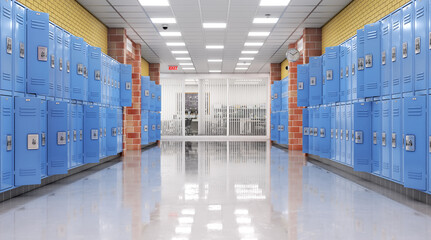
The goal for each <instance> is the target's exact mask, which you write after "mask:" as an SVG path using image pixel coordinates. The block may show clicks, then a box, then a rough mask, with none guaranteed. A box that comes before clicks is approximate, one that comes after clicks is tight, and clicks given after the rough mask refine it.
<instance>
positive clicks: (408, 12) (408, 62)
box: [401, 3, 414, 93]
mask: <svg viewBox="0 0 431 240" xmlns="http://www.w3.org/2000/svg"><path fill="white" fill-rule="evenodd" d="M413 18H414V5H413V4H412V3H409V4H407V5H406V6H405V7H403V26H402V31H403V32H402V39H403V42H402V44H401V49H402V50H401V57H402V64H401V65H402V79H403V83H402V87H403V92H404V93H406V92H412V91H413V69H414V67H413V60H414V58H413V56H414V46H413V30H414V19H413Z"/></svg>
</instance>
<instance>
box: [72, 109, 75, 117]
mask: <svg viewBox="0 0 431 240" xmlns="http://www.w3.org/2000/svg"><path fill="white" fill-rule="evenodd" d="M72 118H76V110H72Z"/></svg>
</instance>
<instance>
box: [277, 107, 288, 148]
mask: <svg viewBox="0 0 431 240" xmlns="http://www.w3.org/2000/svg"><path fill="white" fill-rule="evenodd" d="M288 124H289V112H287V111H282V112H280V122H279V124H278V126H279V129H278V130H279V132H280V133H279V134H280V142H279V143H280V144H289V131H288V128H289V125H288Z"/></svg>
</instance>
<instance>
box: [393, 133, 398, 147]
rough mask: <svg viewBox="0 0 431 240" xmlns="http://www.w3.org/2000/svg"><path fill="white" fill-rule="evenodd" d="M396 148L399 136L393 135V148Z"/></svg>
mask: <svg viewBox="0 0 431 240" xmlns="http://www.w3.org/2000/svg"><path fill="white" fill-rule="evenodd" d="M396 147H397V134H396V133H392V148H396Z"/></svg>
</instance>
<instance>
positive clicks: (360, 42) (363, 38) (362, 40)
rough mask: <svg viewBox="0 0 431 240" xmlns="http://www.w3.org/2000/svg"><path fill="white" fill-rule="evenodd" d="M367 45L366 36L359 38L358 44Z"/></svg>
mask: <svg viewBox="0 0 431 240" xmlns="http://www.w3.org/2000/svg"><path fill="white" fill-rule="evenodd" d="M364 43H365V37H364V36H358V44H364Z"/></svg>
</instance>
